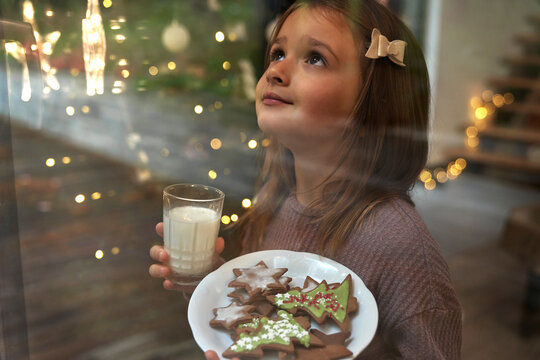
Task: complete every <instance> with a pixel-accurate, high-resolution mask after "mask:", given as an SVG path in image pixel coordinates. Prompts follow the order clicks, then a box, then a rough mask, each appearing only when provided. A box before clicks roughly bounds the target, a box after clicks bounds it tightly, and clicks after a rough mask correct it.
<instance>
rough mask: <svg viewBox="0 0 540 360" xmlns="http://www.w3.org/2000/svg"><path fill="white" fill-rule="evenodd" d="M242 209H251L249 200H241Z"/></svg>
mask: <svg viewBox="0 0 540 360" xmlns="http://www.w3.org/2000/svg"><path fill="white" fill-rule="evenodd" d="M242 207H243V208H246V209H247V208H249V207H251V200H249V199H244V200H242Z"/></svg>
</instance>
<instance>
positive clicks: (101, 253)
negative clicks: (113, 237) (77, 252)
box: [95, 250, 103, 260]
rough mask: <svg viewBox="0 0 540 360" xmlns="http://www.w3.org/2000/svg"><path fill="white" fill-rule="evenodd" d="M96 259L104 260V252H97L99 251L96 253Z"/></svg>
mask: <svg viewBox="0 0 540 360" xmlns="http://www.w3.org/2000/svg"><path fill="white" fill-rule="evenodd" d="M95 257H96V259H98V260H101V259H103V251H102V250H97V251H96V254H95Z"/></svg>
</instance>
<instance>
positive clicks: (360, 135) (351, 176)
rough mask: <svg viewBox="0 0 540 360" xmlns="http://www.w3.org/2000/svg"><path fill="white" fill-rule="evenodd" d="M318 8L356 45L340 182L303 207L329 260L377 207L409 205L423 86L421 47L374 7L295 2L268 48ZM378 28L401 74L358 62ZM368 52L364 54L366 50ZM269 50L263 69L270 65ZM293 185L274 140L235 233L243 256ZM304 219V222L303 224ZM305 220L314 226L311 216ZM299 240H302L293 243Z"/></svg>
mask: <svg viewBox="0 0 540 360" xmlns="http://www.w3.org/2000/svg"><path fill="white" fill-rule="evenodd" d="M306 6H307V7H309V8H318V9H321V10H323V11H330V12H334V13H338V14H341V15H343V16H344V17H345V18H346V19H347V20H348V22H349V25H350V28H351V31H352V32H353V35H354V38H355V40H356V42H357V44H358V46H361V47H362V48H361V51H360V54H361V59H360V64H359V66H360V67H361V76H362V81H361V84H362V88H361V89H360V93H359V96H358V99H357V102H356V105H355V108H354V109H353V114H352V121H350V122H349V126H348V128H347V129H346V131H344V133H343V139H342V142H341V143H342V147H341V149H339V151H340V153H341V161H340V163H339V164H338V165H337V166H338V167H341V168H343V169H345V170H346V173H347V174H348V176H347V178H346V179H339V180H337V181H332V182H327V183H326V184H325V185H324V186H325V187H324V188H323V196H322V198H321V199H319V200H317V201H315V202H314V203H312V204H310V205H309V206H307V207H306V209H305V212H306V213H313V210H318V209H319V210H320V209H324V211H320V212H319V213H321V216H319V217H316V218H315V220H310V221H316V222H319V223H320V226H319V231H318V240H319V245H320V252H321V253H322V254H329V255H332V254H335V253H336V251H337V250H338V249H339V248H340V246H341V244H342V243H343V242H345V241H346V240H347V238H348V237H349V236H350V235H351V234H352V233H353V232H354V231H358V230H359V229H360V227H361V226H362V224H363V222H364V221H365V220H366V218H367V216H368V215H369V214H370V213H372V211H373V209H374V208H375V207H376V205H378V204H380V203H381V202H384V201H387V200H389V199H391V198H402V199H405V200H407V201H409V202H411V203H412V201H411V199H410V197H409V191H410V190H411V189H412V187H413V185H414V183H415V181H416V179H417V177H418V175H419V173H420V171H421V170H422V168H423V167H424V165H425V162H426V159H427V152H428V144H427V127H428V118H429V96H430V94H429V79H428V74H427V68H426V64H425V61H424V56H423V54H422V51H421V48H420V46H419V44H418V43H417V41H416V39H415V38H414V36H413V35H412V33H411V32H410V30H409V29H408V28H407V27H406V26H405V25H404V24H403V22H402V21H401V20H400V19H399V18H398V17H397V16H395V15H394V14H393V13H392V12H390V11H389V10H388V9H387V8H386V7H384V6H383V5H380V4H379V3H378V2H377V1H375V0H301V1H297V2H295V3H294V4H293V5H292V6H291V7H290V8H289V9H288V10H287V11H286V12H285V13H284V14H283V16H282V17H281V18H280V19H279V21H278V23H277V25H276V27H275V29H274V32H273V35H272V37H271V39H270V41H269V46H268V49H270V47H271V45H272V43H273V41H274V40H275V38H276V36H277V34H278V33H279V31H280V29H281V27H282V25H283V23H284V22H285V20H286V19H287V17H288V16H289V15H290V14H291V13H292V12H294V11H296V10H297V9H298V8H300V7H306ZM373 28H378V29H379V30H380V31H381V33H382V34H384V35H385V36H386V37H387V38H388V39H389V40H390V41H392V40H395V39H399V40H404V41H406V42H407V43H408V45H407V47H406V50H405V59H404V63H405V64H406V67H400V66H398V65H396V64H394V63H392V62H391V61H390V60H389V59H387V58H380V59H375V60H372V59H368V58H365V57H364V56H363V54H364V53H365V51H366V49H367V46H368V45H369V44H370V42H371V32H372V30H373ZM364 48H366V49H364ZM268 53H269V51H268V50H267V65H268ZM295 186H296V181H295V174H294V159H293V156H292V153H291V152H290V151H289V150H288V149H286V148H285V147H284V146H283V145H281V144H279V143H278V142H277V141H275V140H274V139H271V143H270V146H269V147H268V148H267V150H266V154H265V159H264V163H263V166H262V171H261V176H260V183H259V188H260V189H259V191H258V194H257V196H256V199H255V201H254V204H253V206H252V207H251V208H250V209H249V211H248V212H247V213H246V214H245V215H244V216H243V217H242V219H241V221H240V222H239V224H238V226H239V227H240V228H241V230H242V231H241V234H242V235H243V236H245V235H246V234H247V233H248V234H249V237H250V238H249V239H247V241H244V244H246V245H248V249H245V250H248V251H253V250H256V249H257V247H259V246H260V245H261V244H262V241H263V237H264V233H265V230H266V228H267V226H268V225H269V224H270V222H271V220H272V218H273V216H274V214H276V213H277V211H278V210H279V208H280V207H281V205H282V204H283V202H284V201H285V199H286V198H287V197H288V196H289V195H290V194H291V193H292V192H293V191H294V189H295ZM306 219H308V217H306ZM309 219H313V218H312V217H309ZM298 240H299V241H301V239H298Z"/></svg>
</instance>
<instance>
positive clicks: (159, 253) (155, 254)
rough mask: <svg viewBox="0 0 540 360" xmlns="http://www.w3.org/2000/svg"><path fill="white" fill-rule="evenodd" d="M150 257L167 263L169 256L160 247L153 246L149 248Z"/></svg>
mask: <svg viewBox="0 0 540 360" xmlns="http://www.w3.org/2000/svg"><path fill="white" fill-rule="evenodd" d="M150 257H151V258H152V259H154V260H156V261H159V262H162V263H164V262H167V261H169V254H167V252H166V251H165V249H163V246H161V245H154V246H152V247H151V248H150Z"/></svg>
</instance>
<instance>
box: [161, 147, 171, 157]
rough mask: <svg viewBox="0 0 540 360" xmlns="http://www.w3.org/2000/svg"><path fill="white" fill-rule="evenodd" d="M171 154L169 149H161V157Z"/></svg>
mask: <svg viewBox="0 0 540 360" xmlns="http://www.w3.org/2000/svg"><path fill="white" fill-rule="evenodd" d="M170 153H171V152H170V151H169V149H167V148H163V149H161V156H163V157H167V156H169V154H170Z"/></svg>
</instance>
